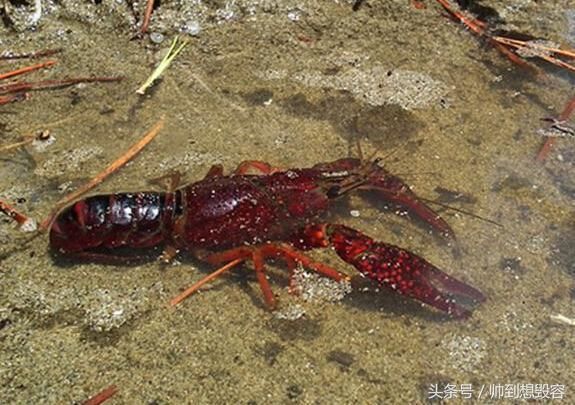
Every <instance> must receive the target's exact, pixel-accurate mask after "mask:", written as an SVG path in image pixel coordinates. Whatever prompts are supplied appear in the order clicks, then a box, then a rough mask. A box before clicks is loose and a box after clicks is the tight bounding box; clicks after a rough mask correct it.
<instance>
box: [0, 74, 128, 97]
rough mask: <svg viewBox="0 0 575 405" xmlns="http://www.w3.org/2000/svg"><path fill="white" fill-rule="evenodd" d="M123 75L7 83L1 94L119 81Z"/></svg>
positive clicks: (2, 87) (0, 89)
mask: <svg viewBox="0 0 575 405" xmlns="http://www.w3.org/2000/svg"><path fill="white" fill-rule="evenodd" d="M122 79H123V77H121V76H120V77H78V78H74V79H64V80H44V81H40V82H20V83H12V84H5V85H3V86H0V94H9V93H16V92H21V91H29V90H42V89H56V88H60V87H66V86H72V85H74V84H78V83H92V82H118V81H120V80H122Z"/></svg>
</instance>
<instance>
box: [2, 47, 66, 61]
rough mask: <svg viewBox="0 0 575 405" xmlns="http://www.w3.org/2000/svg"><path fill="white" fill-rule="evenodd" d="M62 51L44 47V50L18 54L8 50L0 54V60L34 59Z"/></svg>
mask: <svg viewBox="0 0 575 405" xmlns="http://www.w3.org/2000/svg"><path fill="white" fill-rule="evenodd" d="M60 52H62V49H61V48H59V49H46V50H44V51H37V52H31V53H20V54H13V53H10V52H4V53H3V54H1V55H0V60H13V59H36V58H43V57H45V56H52V55H54V54H57V53H60Z"/></svg>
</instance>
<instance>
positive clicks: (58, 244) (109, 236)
mask: <svg viewBox="0 0 575 405" xmlns="http://www.w3.org/2000/svg"><path fill="white" fill-rule="evenodd" d="M173 196H174V194H165V193H153V192H143V193H121V194H109V195H98V196H93V197H88V198H86V199H84V200H80V201H78V202H76V203H74V204H72V205H70V206H69V207H67V208H65V209H64V210H63V211H62V212H60V213H59V214H58V216H57V217H56V219H55V220H54V222H53V223H52V226H51V228H50V245H51V246H52V248H54V249H56V250H58V251H59V252H60V253H75V252H82V251H86V250H89V249H92V248H98V247H103V248H114V247H119V246H128V247H134V248H140V247H150V246H155V245H157V244H159V243H160V242H161V241H162V240H163V234H164V226H166V225H168V224H169V222H170V220H171V215H172V212H173V211H174V207H173V204H174V198H173Z"/></svg>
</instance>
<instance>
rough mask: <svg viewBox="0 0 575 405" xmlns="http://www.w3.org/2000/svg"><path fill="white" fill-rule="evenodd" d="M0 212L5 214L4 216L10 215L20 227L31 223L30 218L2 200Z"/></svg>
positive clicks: (0, 201)
mask: <svg viewBox="0 0 575 405" xmlns="http://www.w3.org/2000/svg"><path fill="white" fill-rule="evenodd" d="M0 212H3V213H4V214H6V215H8V216H9V217H10V218H12V219H13V220H14V221H16V223H18V225H20V226H22V225H24V224H25V223H28V222H30V218H28V217H27V216H26V215H24V214H22V213H21V212H19V211H17V210H16V209H15V208H14V207H12V206H11V205H9V204H8V203H5V202H4V201H2V200H0Z"/></svg>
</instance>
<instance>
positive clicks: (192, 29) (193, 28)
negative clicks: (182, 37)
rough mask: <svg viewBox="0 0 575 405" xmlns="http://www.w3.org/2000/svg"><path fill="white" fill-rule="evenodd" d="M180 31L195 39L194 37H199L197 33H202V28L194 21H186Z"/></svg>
mask: <svg viewBox="0 0 575 405" xmlns="http://www.w3.org/2000/svg"><path fill="white" fill-rule="evenodd" d="M181 31H182V32H183V33H184V34H190V35H192V36H194V37H195V36H196V35H199V33H200V32H201V31H202V27H201V26H200V23H199V22H197V21H196V20H189V21H186V23H185V24H184V25H183V26H182V29H181Z"/></svg>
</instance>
